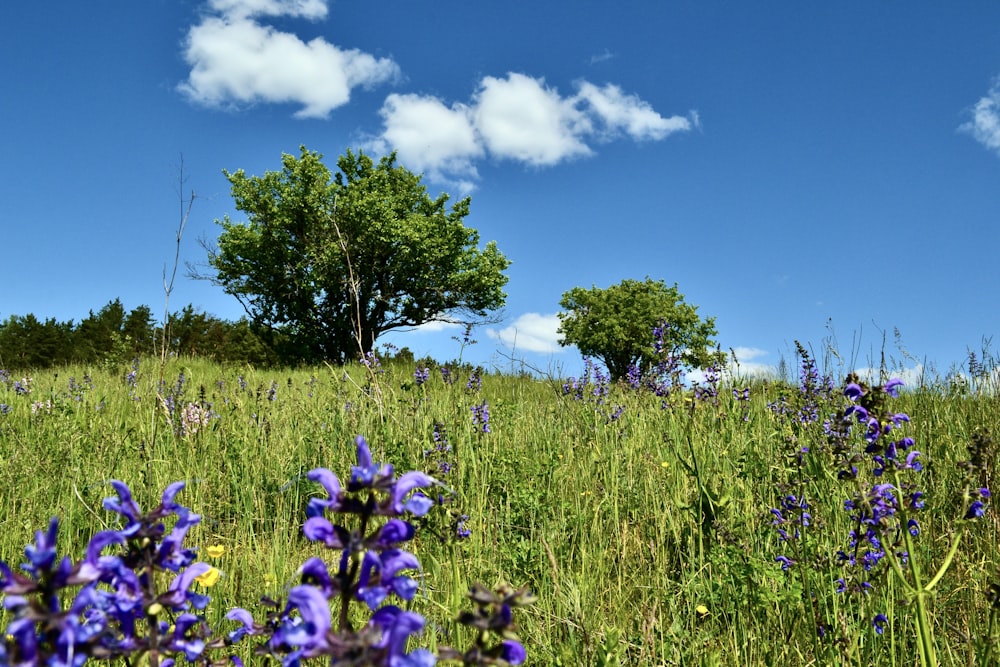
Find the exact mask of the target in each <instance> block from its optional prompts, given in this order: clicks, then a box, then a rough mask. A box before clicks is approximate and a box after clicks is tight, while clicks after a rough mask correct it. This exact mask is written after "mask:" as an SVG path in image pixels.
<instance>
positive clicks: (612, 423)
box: [0, 359, 1000, 666]
mask: <svg viewBox="0 0 1000 667" xmlns="http://www.w3.org/2000/svg"><path fill="white" fill-rule="evenodd" d="M414 370H415V368H414V367H413V365H412V364H410V365H406V364H402V363H395V362H387V363H386V365H385V366H384V367H383V368H381V369H380V370H379V371H378V372H377V373H375V374H374V375H373V376H372V375H370V374H369V372H368V370H367V369H366V368H365V367H364V366H362V365H356V366H353V367H349V368H346V369H344V368H333V367H319V368H312V369H296V370H287V371H270V370H269V371H257V370H254V369H252V368H246V367H221V366H218V365H213V364H211V363H208V362H204V361H200V360H195V359H191V360H170V361H168V362H166V364H165V365H161V363H160V362H159V360H156V359H143V360H141V361H140V362H138V363H137V364H136V365H134V366H132V365H124V366H122V367H113V366H106V367H103V368H96V367H95V368H63V369H59V370H52V371H44V372H38V373H35V374H33V375H32V376H31V377H30V381H29V380H28V379H27V378H26V377H25V378H22V376H21V375H20V374H17V375H8V376H6V377H2V376H0V380H2V382H0V413H2V414H0V460H2V462H3V463H2V464H0V559H2V560H4V561H6V562H8V563H11V564H12V565H13V566H16V565H17V564H18V563H20V562H22V561H23V549H24V545H25V544H26V543H28V542H29V541H31V540H32V539H33V535H34V531H36V530H38V529H41V528H43V527H44V526H45V525H46V524H47V522H48V520H49V518H50V517H52V516H59V517H60V518H61V519H62V521H63V523H62V527H61V533H60V538H59V539H60V552H61V553H69V554H75V555H79V554H80V552H81V551H82V549H83V548H84V546H85V545H86V543H87V540H88V539H89V538H90V536H91V535H92V534H93V533H94V532H95V531H97V530H101V529H104V528H108V527H114V526H115V525H116V524H115V522H114V521H115V516H114V515H112V514H110V513H109V512H106V511H105V510H104V509H102V506H101V502H102V499H103V498H104V497H106V496H109V495H113V492H112V489H111V488H110V486H109V484H108V482H109V481H110V480H112V479H118V480H123V481H125V482H126V483H127V484H129V485H130V486H131V488H132V489H133V491H134V493H135V494H136V497H137V500H138V501H139V503H140V505H141V506H142V507H143V508H146V507H152V506H153V505H155V504H156V502H158V499H159V495H160V493H161V492H162V490H163V488H164V487H165V486H166V485H167V484H168V483H170V482H173V481H175V480H185V481H186V482H187V487H186V489H185V490H184V491H183V492H182V493H181V495H180V496H179V497H178V500H180V501H181V502H183V503H184V504H185V505H187V506H189V507H191V508H193V509H194V510H195V511H196V512H198V513H199V514H201V515H202V516H203V517H204V519H203V521H202V523H201V524H200V525H199V526H197V527H196V528H195V529H193V530H192V533H191V535H190V537H189V542H190V543H191V544H192V545H195V546H198V547H201V548H202V551H205V548H207V547H209V546H219V545H221V546H224V547H225V550H224V554H223V555H222V556H221V557H219V558H217V559H214V560H213V564H215V565H217V566H218V567H219V568H220V569H221V570H222V571H223V573H224V576H223V578H222V579H221V580H220V581H219V582H218V583H217V584H216V585H215V586H214V587H212V589H211V591H210V593H211V595H212V598H213V601H212V606H211V608H210V612H209V620H210V621H211V622H212V623H213V625H214V626H215V627H218V628H220V631H224V630H226V629H232V624H231V623H229V622H226V621H224V620H223V618H222V616H223V614H224V613H225V611H226V610H227V609H229V608H230V607H232V606H234V605H239V606H244V607H247V608H248V609H250V610H251V611H257V610H259V609H260V607H259V604H258V600H259V598H260V596H261V595H262V594H269V595H272V596H280V595H281V592H282V590H284V589H285V587H287V586H288V585H289V584H291V583H295V582H296V571H297V568H298V567H299V566H300V565H301V564H302V562H303V561H304V560H305V559H306V558H308V557H309V556H312V555H317V551H316V548H315V546H314V545H313V544H312V543H310V542H308V541H306V540H305V539H304V538H303V537H302V536H301V527H302V523H303V520H304V516H305V514H304V512H305V506H306V503H307V501H308V499H309V497H310V496H312V495H317V494H318V493H319V492H320V491H321V489H320V488H319V487H318V485H316V484H314V483H313V482H310V481H309V480H308V479H306V477H305V474H306V473H307V471H309V470H310V469H312V468H315V467H320V466H322V467H327V468H330V469H331V470H333V471H334V472H337V473H338V474H343V473H346V472H347V470H348V469H349V466H350V465H351V464H352V463H354V454H355V450H354V438H355V436H356V435H358V434H363V435H364V436H365V437H366V438H367V439H368V442H369V443H370V445H371V448H372V453H373V455H374V458H375V460H376V461H380V460H381V461H386V462H391V463H393V464H394V465H395V466H396V469H397V470H398V471H403V470H410V469H420V470H425V471H427V472H429V473H430V474H432V475H434V476H435V477H437V478H438V479H440V480H441V481H442V482H443V483H444V484H446V485H447V487H449V488H450V489H452V490H453V491H454V493H455V497H454V500H452V501H451V502H449V503H448V504H447V505H446V508H447V511H448V513H449V515H448V517H446V518H444V519H443V520H441V521H439V522H438V523H437V524H436V525H433V526H429V528H432V529H433V530H428V531H424V532H422V533H421V536H420V537H419V538H418V540H417V542H416V544H415V547H414V549H413V551H414V552H415V553H416V554H417V556H418V557H419V558H420V560H421V563H422V565H423V570H422V571H421V572H420V574H419V576H418V579H419V581H420V583H421V589H420V592H419V593H418V595H417V597H416V599H415V600H414V601H413V603H412V607H413V609H414V610H416V611H419V612H420V613H422V614H424V615H425V616H426V617H427V618H428V619H430V620H431V621H432V624H433V625H434V626H436V628H437V632H436V633H435V632H431V633H428V634H426V635H425V637H424V639H425V645H433V643H434V641H447V642H449V643H450V642H455V643H459V644H460V643H461V640H462V636H461V633H462V628H460V627H456V624H455V623H454V621H453V619H454V617H455V612H456V610H457V609H458V608H459V607H460V606H462V604H463V602H464V600H463V596H464V593H465V591H466V590H467V589H468V586H469V585H470V584H472V583H473V582H476V581H479V582H482V583H484V584H485V585H487V586H493V585H495V584H498V583H500V582H509V583H511V584H513V585H515V586H520V585H527V586H530V588H531V590H532V591H533V592H534V593H535V594H536V595H537V596H538V602H537V603H536V604H535V605H534V606H532V607H529V608H527V609H525V610H524V611H523V612H521V616H520V617H519V618H518V625H519V627H520V635H521V638H522V640H523V642H524V644H525V646H526V648H527V650H528V661H527V663H526V664H529V665H603V666H610V665H654V666H655V665H826V664H845V665H920V664H921V660H922V659H924V660H926V657H924V658H922V657H921V656H922V655H924V656H926V651H925V653H923V654H922V653H921V646H920V639H919V638H920V637H926V636H929V635H930V633H931V632H932V633H933V644H932V648H933V652H934V653H935V655H936V658H937V660H938V661H939V662H940V664H943V665H972V664H1000V661H997V660H995V659H994V658H991V657H990V655H991V654H990V653H989V651H991V650H992V646H993V644H994V643H995V641H996V638H997V634H998V631H1000V629H998V628H996V627H995V619H994V615H993V613H992V607H991V601H993V600H995V597H994V598H991V597H990V595H989V593H990V590H991V589H990V587H991V586H996V585H997V584H1000V575H998V573H997V566H998V565H1000V554H998V535H997V529H998V520H997V515H996V513H995V512H994V511H993V509H992V508H991V507H990V506H989V503H988V502H987V503H986V505H985V514H984V515H983V516H982V517H979V518H977V519H975V520H969V521H966V520H964V519H963V517H964V516H965V515H966V514H967V513H968V512H969V509H970V506H971V503H972V502H973V501H974V500H975V499H976V497H977V495H976V489H978V488H980V487H983V486H986V487H990V486H991V484H990V483H991V481H992V476H993V474H994V467H995V464H996V450H995V449H994V448H993V447H992V443H991V441H990V440H989V436H992V435H998V434H1000V431H998V416H1000V399H998V398H997V397H996V396H994V395H980V394H977V393H976V392H974V391H961V392H958V391H955V392H947V391H943V390H938V389H933V390H931V389H927V390H919V391H916V390H914V391H904V392H902V393H901V394H900V396H899V397H898V398H895V399H890V403H891V412H892V413H906V414H908V415H909V417H910V421H909V423H903V422H900V428H901V429H902V430H901V431H900V432H902V433H904V434H905V435H907V436H909V437H912V438H913V440H914V443H915V444H914V446H913V449H916V450H919V452H920V457H919V460H920V461H921V462H922V470H919V471H917V470H913V469H903V470H901V471H898V472H896V473H895V474H896V475H897V476H896V477H893V474H894V473H893V472H892V471H890V472H887V473H885V475H884V476H883V477H881V478H878V479H879V480H881V481H883V482H885V481H889V482H893V483H894V484H898V487H897V488H899V493H901V494H903V495H905V496H906V497H907V498H912V493H913V492H914V491H915V490H917V489H919V491H921V492H922V493H923V496H921V499H922V502H921V504H922V505H923V507H922V509H920V510H919V511H917V509H916V508H912V507H909V505H907V508H908V511H906V512H901V513H900V515H899V516H904V517H912V518H915V519H917V520H918V521H919V528H918V529H915V530H914V532H917V533H918V534H917V535H916V536H910V533H909V532H907V531H905V530H904V529H905V528H906V527H907V524H905V522H904V523H903V524H902V527H901V528H899V530H895V532H892V533H891V535H892V537H891V540H890V538H889V537H885V541H887V542H888V541H893V542H894V543H893V544H892V545H886V550H887V551H891V552H893V553H902V552H903V551H905V552H906V556H905V557H904V556H897V557H895V558H892V557H887V558H884V559H882V561H881V562H879V563H878V564H875V565H873V566H872V567H871V569H870V570H865V569H864V567H863V565H862V563H861V562H860V555H861V551H863V549H861V548H860V547H859V548H856V549H854V553H855V554H857V555H858V556H859V562H858V564H857V565H855V566H853V567H851V566H849V565H846V564H845V563H844V558H843V555H842V556H841V557H838V551H840V552H843V553H844V554H848V555H850V552H851V551H852V549H851V547H850V546H849V541H850V537H849V535H850V531H851V530H852V529H857V527H858V526H857V524H856V522H853V521H852V519H851V512H849V511H847V510H845V501H846V500H849V499H851V498H855V497H858V498H864V497H866V496H865V494H866V493H868V491H867V489H869V488H870V485H871V483H873V481H877V480H875V478H872V477H871V470H872V464H871V463H870V462H869V459H868V458H865V459H864V462H860V463H858V468H860V471H859V474H858V475H857V477H856V478H854V479H851V478H850V476H847V477H846V478H845V476H844V475H839V474H838V473H840V472H841V471H843V470H844V466H845V461H847V465H848V466H849V464H850V461H849V460H847V459H844V453H843V451H842V450H841V451H839V453H838V450H837V448H836V447H833V446H831V444H830V442H831V441H830V440H829V438H828V437H827V436H826V435H825V433H824V430H823V421H824V419H826V418H827V417H828V416H831V415H833V416H835V417H836V416H837V415H840V414H842V413H843V411H844V408H845V406H846V405H847V403H846V401H845V399H844V397H843V395H842V392H841V391H840V389H839V387H838V389H837V390H835V391H833V392H829V393H828V392H825V391H823V390H822V389H821V388H817V387H818V386H819V385H817V386H812V387H810V388H808V390H807V391H803V390H802V388H801V387H797V386H794V385H788V384H785V383H777V382H775V383H763V382H756V383H753V384H750V385H749V386H748V389H749V391H748V392H747V393H746V394H744V393H743V391H742V390H743V385H740V386H739V387H737V389H738V390H739V391H737V392H735V393H734V392H733V391H732V388H725V389H722V388H720V389H719V391H718V394H717V395H716V396H712V395H711V394H698V395H696V394H695V393H693V392H691V391H675V392H673V393H672V394H671V395H670V396H668V397H666V398H664V397H658V396H656V395H654V394H653V393H651V392H649V391H643V390H633V389H629V388H628V387H626V386H611V387H608V388H607V389H606V391H605V388H604V386H603V385H602V384H601V383H600V382H597V383H596V384H595V383H590V384H587V385H585V386H583V387H582V391H581V392H580V393H576V392H575V391H573V390H572V388H571V387H570V388H568V389H569V392H568V393H567V391H566V389H564V387H563V381H562V380H545V379H538V378H531V377H514V376H510V375H490V374H487V375H484V376H482V378H481V387H477V386H475V383H473V386H471V387H470V386H468V381H469V379H470V370H469V369H468V368H465V369H462V370H460V371H457V372H456V373H455V374H453V375H457V380H456V381H455V382H454V383H448V382H446V381H445V380H444V378H443V376H442V374H441V373H440V371H439V369H431V372H430V375H429V377H428V379H427V381H426V382H424V383H423V384H420V385H418V384H417V382H416V380H415V378H414ZM130 373H131V374H130ZM373 378H374V379H373ZM842 380H843V378H838V380H837V382H838V384H839V383H840V382H841V381H842ZM820 384H821V383H820ZM595 390H596V391H595ZM783 399H784V400H783ZM484 404H485V406H486V407H487V410H488V415H489V421H488V432H484V429H483V427H482V417H481V412H480V417H479V421H478V422H477V421H475V419H476V415H475V414H474V412H475V411H474V410H473V407H474V406H476V407H479V408H480V409H481V406H483V405H484ZM782 406H784V408H783V407H782ZM810 411H814V413H815V415H816V416H818V419H815V420H813V419H812V418H807V419H804V418H803V417H802V415H803V414H806V413H809V412H810ZM782 413H783V414H782ZM436 432H437V434H438V437H439V438H440V437H442V436H443V437H446V438H447V443H448V445H449V446H450V450H449V451H446V450H441V449H436V441H435V433H436ZM977 434H978V435H977ZM974 442H975V443H978V444H979V447H980V451H979V454H980V455H981V456H980V458H981V459H982V460H981V461H978V465H976V466H964V467H963V466H962V465H960V463H961V462H967V461H970V460H971V459H974V457H973V454H974V453H975V452H973V453H970V450H969V447H970V445H971V444H972V443H974ZM838 457H839V458H838ZM859 461H861V459H860V458H859V459H856V461H855V462H859ZM974 462H975V461H974ZM442 463H446V464H447V465H445V466H444V467H443V468H442V465H441V464H442ZM866 485H868V486H866ZM911 485H913V486H911ZM970 494H971V495H970ZM790 496H794V497H795V498H794V500H792V501H789V500H788V498H789V497H790ZM984 500H985V498H984ZM772 509H774V510H777V511H778V512H779V513H780V516H781V518H782V519H783V521H784V523H781V522H780V521H779V520H778V518H777V517H779V514H777V513H775V512H772V511H771V510H772ZM806 513H807V514H808V520H804V514H806ZM463 516H465V517H467V519H466V520H464V522H463V524H462V526H463V527H465V528H467V529H468V531H469V535H468V537H467V538H465V539H457V538H456V537H455V536H454V531H455V530H456V522H457V521H458V520H460V519H462V517H463ZM778 529H782V530H785V532H786V535H788V534H790V537H789V539H787V540H782V539H781V536H780V534H779V530H778ZM434 531H436V532H437V533H439V534H440V536H441V537H443V538H445V539H438V538H437V537H435V536H434V534H433V532H434ZM904 532H906V535H904ZM883 535H884V536H888V535H889V533H884V534H883ZM908 536H909V537H908ZM911 538H912V539H911ZM953 545H954V549H953ZM949 554H952V555H951V556H949ZM779 556H783V557H785V558H788V559H789V562H790V564H788V563H784V562H783V561H780V560H776V558H777V557H779ZM946 562H947V563H948V564H949V567H948V568H947V570H946V571H945V572H944V574H943V575H942V576H941V578H940V579H939V580H938V581H935V582H934V586H933V590H932V591H931V592H930V593H927V594H920V595H919V596H917V595H914V594H913V591H912V590H910V589H909V588H908V586H909V585H911V584H912V576H913V575H914V572H915V571H916V573H917V576H919V577H921V579H920V583H919V587H924V586H925V585H926V584H927V583H928V582H929V581H930V580H931V578H932V577H934V575H935V573H936V572H937V570H938V568H939V567H940V566H941V565H942V564H944V563H946ZM893 563H895V564H896V565H898V566H899V571H898V573H896V572H894V570H893V567H891V565H892V564H893ZM911 563H912V564H916V565H918V567H919V569H918V570H915V569H914V568H913V567H912V565H911ZM783 564H787V565H788V567H787V569H783V567H782V565H783ZM907 581H909V582H910V584H907ZM862 582H865V583H867V584H870V588H869V587H867V586H863V585H862ZM996 590H1000V589H996ZM838 591H840V592H838ZM918 597H919V600H918ZM921 610H923V611H921ZM921 614H923V617H924V618H926V619H928V621H929V623H930V627H929V628H924V629H923V631H922V633H921V631H919V629H920V622H921ZM880 615H881V616H880ZM994 655H995V652H994ZM248 664H249V663H248Z"/></svg>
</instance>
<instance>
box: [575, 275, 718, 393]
mask: <svg viewBox="0 0 1000 667" xmlns="http://www.w3.org/2000/svg"><path fill="white" fill-rule="evenodd" d="M559 305H560V306H561V307H562V308H563V310H564V312H560V313H559V320H560V326H559V333H560V334H562V336H563V337H562V339H561V340H560V341H559V342H560V344H561V345H564V346H565V345H576V347H577V348H578V349H579V350H580V352H581V353H582V354H583V355H584V356H588V357H595V358H597V359H600V360H601V361H603V362H604V365H605V366H607V368H608V372H609V373H610V374H611V377H612V379H614V380H617V379H621V378H623V377H625V374H626V373H627V372H628V370H629V367H630V366H633V365H635V366H639V367H640V369H641V370H647V368H648V366H650V365H651V364H653V363H655V360H656V359H657V358H658V354H660V353H662V352H664V351H665V352H666V353H668V354H673V355H676V356H679V357H680V358H681V360H682V361H683V363H685V364H687V365H689V366H691V367H693V368H703V367H705V366H707V365H708V364H710V363H711V362H712V361H713V359H714V358H715V356H714V354H713V353H712V351H711V348H712V347H713V346H714V343H713V341H712V336H714V335H715V334H716V333H717V332H716V330H715V318H712V317H709V318H706V319H704V320H702V319H701V318H700V317H699V316H698V308H697V306H692V305H690V304H688V303H685V302H684V295H683V294H681V293H680V292H679V291H678V290H677V285H676V284H675V285H673V286H672V287H668V286H667V285H666V283H664V282H663V281H662V280H656V281H654V280H651V279H650V278H648V277H647V278H646V280H645V281H642V282H640V281H638V280H623V281H622V282H620V283H618V284H617V285H612V286H611V287H608V288H607V289H601V288H598V287H592V288H591V289H585V288H583V287H574V288H573V289H571V290H569V291H568V292H566V293H565V294H563V297H562V300H561V301H560V302H559ZM661 324H665V325H666V326H665V327H664V329H663V332H662V344H663V345H664V346H666V350H661V351H660V352H659V353H658V352H657V350H656V349H655V348H654V337H653V328H654V327H657V326H660V325H661Z"/></svg>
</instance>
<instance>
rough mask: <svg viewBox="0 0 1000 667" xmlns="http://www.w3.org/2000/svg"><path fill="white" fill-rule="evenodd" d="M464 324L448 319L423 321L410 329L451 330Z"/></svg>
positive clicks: (418, 330) (436, 331)
mask: <svg viewBox="0 0 1000 667" xmlns="http://www.w3.org/2000/svg"><path fill="white" fill-rule="evenodd" d="M464 326H465V325H464V324H462V323H461V322H451V321H449V320H434V321H432V322H424V323H423V324H421V325H418V326H416V327H414V328H413V329H412V330H411V331H412V332H413V333H421V334H425V333H438V332H440V331H452V330H455V329H461V328H462V327H464Z"/></svg>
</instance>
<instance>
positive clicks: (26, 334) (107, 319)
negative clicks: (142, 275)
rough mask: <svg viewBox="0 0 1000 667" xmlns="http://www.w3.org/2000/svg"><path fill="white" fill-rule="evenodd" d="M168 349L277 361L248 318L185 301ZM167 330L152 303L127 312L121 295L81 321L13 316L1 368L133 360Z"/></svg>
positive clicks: (3, 333)
mask: <svg viewBox="0 0 1000 667" xmlns="http://www.w3.org/2000/svg"><path fill="white" fill-rule="evenodd" d="M168 320H169V324H168V327H167V351H168V352H170V353H173V354H180V355H187V356H194V355H197V356H200V357H204V358H206V359H213V360H215V361H230V362H238V363H250V364H255V365H261V366H270V365H274V364H276V363H277V361H278V358H277V355H276V354H275V352H274V350H273V349H272V348H271V347H269V346H268V345H267V344H266V343H265V342H264V341H263V340H262V339H261V337H260V336H258V335H257V333H256V331H255V330H254V327H253V326H252V325H251V323H250V322H249V321H248V320H247V319H246V318H242V319H240V320H237V321H236V322H228V321H226V320H222V319H219V318H217V317H215V316H213V315H210V314H208V313H205V312H200V311H196V310H195V309H194V307H193V306H190V305H188V306H185V307H184V308H183V309H181V311H180V312H176V313H172V314H171V315H170V317H169V318H168ZM162 339H163V330H162V328H161V327H160V326H159V325H158V324H157V322H156V320H155V319H154V318H153V314H152V311H151V310H150V308H149V306H146V305H142V306H137V307H136V308H133V309H132V310H131V311H129V312H127V313H126V311H125V308H124V307H123V306H122V303H121V301H120V300H118V299H115V300H113V301H109V302H108V303H107V304H106V305H105V306H103V307H102V308H100V309H99V310H98V311H97V312H96V313H95V312H94V311H92V310H91V311H90V313H89V314H88V316H87V317H86V318H84V319H83V320H81V321H80V322H79V323H78V324H74V323H73V322H72V321H68V322H59V321H57V320H56V319H55V318H49V319H46V320H45V321H44V322H42V321H41V320H39V319H38V318H37V317H36V316H35V315H33V314H31V313H28V314H27V315H11V316H10V317H9V318H7V320H6V321H2V322H0V368H4V369H6V370H30V369H41V368H50V367H52V366H63V365H66V364H94V363H99V364H102V365H107V366H114V365H119V366H120V365H123V364H124V365H128V364H129V363H131V361H132V360H133V359H135V358H137V357H141V356H143V355H149V354H153V353H154V352H157V353H159V351H160V350H159V345H160V341H162Z"/></svg>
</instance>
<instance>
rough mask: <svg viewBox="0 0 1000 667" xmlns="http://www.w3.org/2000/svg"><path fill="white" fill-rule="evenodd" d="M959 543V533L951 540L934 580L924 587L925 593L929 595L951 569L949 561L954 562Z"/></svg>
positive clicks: (960, 535) (960, 537)
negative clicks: (949, 547)
mask: <svg viewBox="0 0 1000 667" xmlns="http://www.w3.org/2000/svg"><path fill="white" fill-rule="evenodd" d="M961 541H962V534H961V533H959V534H958V535H956V536H955V539H954V540H952V543H951V549H949V550H948V555H947V556H946V557H945V559H944V562H943V563H941V567H939V568H938V571H937V574H935V575H934V578H933V579H931V580H930V581H929V582H927V585H926V586H924V590H925V591H927V592H928V593H929V592H930V591H931V590H933V589H934V587H935V586H937V583H938V582H939V581H941V577H943V576H944V573H945V572H947V571H948V568H949V567H951V561H952V560H954V558H955V553H956V552H957V551H958V545H959V543H960V542H961Z"/></svg>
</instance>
